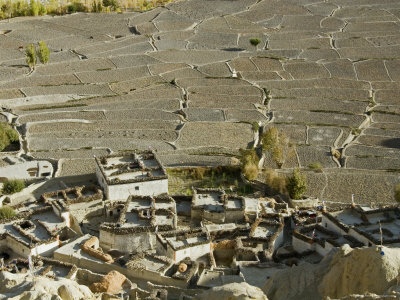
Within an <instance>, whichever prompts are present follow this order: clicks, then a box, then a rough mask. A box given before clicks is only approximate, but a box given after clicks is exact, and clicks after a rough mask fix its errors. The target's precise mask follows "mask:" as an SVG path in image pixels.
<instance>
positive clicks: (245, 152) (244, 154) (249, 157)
mask: <svg viewBox="0 0 400 300" xmlns="http://www.w3.org/2000/svg"><path fill="white" fill-rule="evenodd" d="M239 152H240V163H241V166H242V172H243V175H244V177H246V178H247V180H254V179H256V178H257V175H258V162H259V158H258V155H257V153H256V150H254V149H240V150H239Z"/></svg>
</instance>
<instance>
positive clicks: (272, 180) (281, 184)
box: [264, 169, 287, 194]
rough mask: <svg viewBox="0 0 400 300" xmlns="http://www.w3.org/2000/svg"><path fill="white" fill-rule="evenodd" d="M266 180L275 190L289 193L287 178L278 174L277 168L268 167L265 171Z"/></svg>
mask: <svg viewBox="0 0 400 300" xmlns="http://www.w3.org/2000/svg"><path fill="white" fill-rule="evenodd" d="M264 182H265V184H266V185H268V186H269V187H270V188H271V189H273V190H274V191H275V192H278V193H280V194H286V193H287V189H286V180H285V178H284V177H283V176H280V175H279V174H277V173H276V171H275V170H272V169H266V170H265V171H264Z"/></svg>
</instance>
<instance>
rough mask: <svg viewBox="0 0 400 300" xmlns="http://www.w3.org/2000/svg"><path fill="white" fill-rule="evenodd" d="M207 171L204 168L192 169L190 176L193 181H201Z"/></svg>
mask: <svg viewBox="0 0 400 300" xmlns="http://www.w3.org/2000/svg"><path fill="white" fill-rule="evenodd" d="M206 171H207V169H206V168H201V167H198V168H194V169H193V170H192V172H191V176H192V178H193V179H197V180H203V178H204V173H205V172H206Z"/></svg>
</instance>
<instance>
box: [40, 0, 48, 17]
mask: <svg viewBox="0 0 400 300" xmlns="http://www.w3.org/2000/svg"><path fill="white" fill-rule="evenodd" d="M45 14H47V9H46V6H44V5H43V4H42V3H41V2H39V15H41V16H44V15H45Z"/></svg>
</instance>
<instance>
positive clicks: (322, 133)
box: [308, 127, 342, 146]
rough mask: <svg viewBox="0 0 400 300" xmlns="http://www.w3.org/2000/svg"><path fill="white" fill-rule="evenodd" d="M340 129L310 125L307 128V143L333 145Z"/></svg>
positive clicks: (340, 131)
mask: <svg viewBox="0 0 400 300" xmlns="http://www.w3.org/2000/svg"><path fill="white" fill-rule="evenodd" d="M341 133H342V129H340V128H334V127H311V128H309V129H308V143H309V144H311V145H318V146H322V145H323V146H334V143H335V141H336V140H337V138H338V137H339V135H340V134H341Z"/></svg>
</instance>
